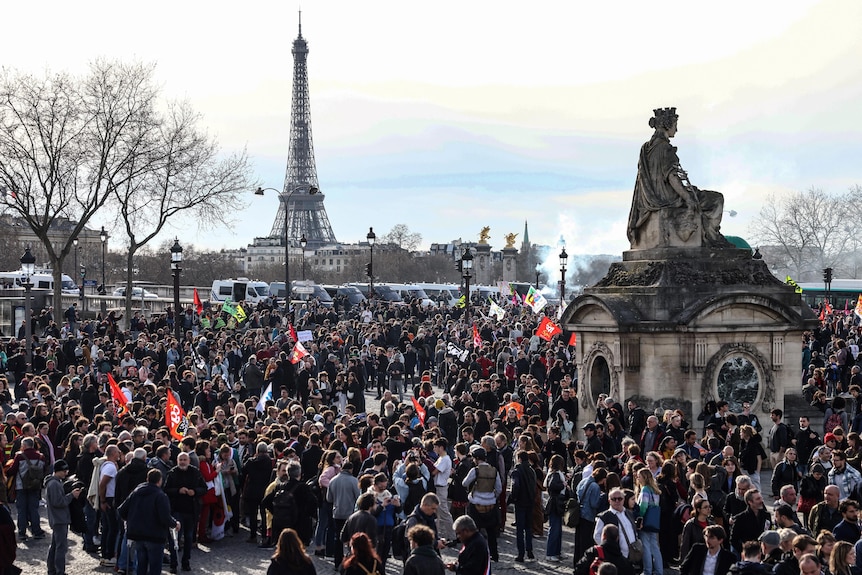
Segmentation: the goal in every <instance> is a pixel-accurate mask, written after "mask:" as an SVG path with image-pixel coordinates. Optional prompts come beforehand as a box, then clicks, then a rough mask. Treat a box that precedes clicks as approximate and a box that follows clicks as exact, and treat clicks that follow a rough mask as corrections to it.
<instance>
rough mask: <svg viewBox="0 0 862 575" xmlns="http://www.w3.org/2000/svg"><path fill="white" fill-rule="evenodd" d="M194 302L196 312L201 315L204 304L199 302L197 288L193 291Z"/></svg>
mask: <svg viewBox="0 0 862 575" xmlns="http://www.w3.org/2000/svg"><path fill="white" fill-rule="evenodd" d="M194 302H195V310H197V312H198V313H199V314H201V313H203V312H204V304H203V303H202V302H201V296H199V295H198V288H195V291H194ZM177 311H179V310H177Z"/></svg>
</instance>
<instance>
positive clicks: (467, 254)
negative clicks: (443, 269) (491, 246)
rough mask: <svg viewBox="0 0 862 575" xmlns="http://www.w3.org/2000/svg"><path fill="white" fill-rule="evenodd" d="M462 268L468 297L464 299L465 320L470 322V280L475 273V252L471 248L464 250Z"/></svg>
mask: <svg viewBox="0 0 862 575" xmlns="http://www.w3.org/2000/svg"><path fill="white" fill-rule="evenodd" d="M461 266H462V268H463V269H464V286H465V291H466V292H467V293H466V296H467V297H465V298H464V318H465V319H466V320H467V321H470V278H471V277H472V271H473V252H471V251H470V248H467V249H466V250H464V253H463V254H462V255H461Z"/></svg>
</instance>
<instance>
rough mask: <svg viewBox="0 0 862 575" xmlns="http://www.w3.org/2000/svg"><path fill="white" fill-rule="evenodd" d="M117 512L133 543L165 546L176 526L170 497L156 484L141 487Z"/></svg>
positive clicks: (145, 484)
mask: <svg viewBox="0 0 862 575" xmlns="http://www.w3.org/2000/svg"><path fill="white" fill-rule="evenodd" d="M117 511H118V512H119V514H120V517H122V518H123V519H124V520H126V535H127V536H128V538H129V540H131V541H148V542H151V543H162V544H163V543H165V541H167V534H168V530H169V529H172V528H173V527H174V525H175V524H176V521H175V520H174V518H173V517H172V516H171V504H170V502H169V500H168V496H167V495H165V492H164V491H162V488H161V487H159V486H158V485H156V484H154V483H149V482H147V483H143V484H141V485H139V486H138V487H137V488H136V489H135V490H134V491H132V493H131V494H130V495H129V496H128V497H127V498H126V501H124V502H123V504H122V505H120V507H119V508H118V509H117Z"/></svg>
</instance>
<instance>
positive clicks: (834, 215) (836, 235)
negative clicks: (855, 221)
mask: <svg viewBox="0 0 862 575" xmlns="http://www.w3.org/2000/svg"><path fill="white" fill-rule="evenodd" d="M851 193H852V192H851ZM849 196H850V194H841V195H838V194H832V195H830V194H827V193H826V192H824V191H823V190H821V189H819V188H812V189H810V190H808V191H806V192H797V193H794V194H790V195H787V196H782V197H776V196H770V197H769V198H768V199H767V201H766V203H765V204H764V205H763V207H762V208H761V210H760V214H759V215H758V216H757V218H756V219H755V221H754V222H753V224H752V227H751V235H752V237H753V238H754V239H755V241H756V242H758V243H759V244H760V245H761V246H762V247H764V253H768V252H772V253H775V254H776V258H775V260H776V261H783V262H784V264H785V265H786V266H787V268H786V270H776V269H775V268H774V267H773V271H779V272H781V271H784V272H785V273H786V274H789V275H791V276H792V277H793V278H794V279H796V280H797V281H806V280H808V279H811V278H813V277H814V276H816V275H817V274H818V272H819V270H822V269H823V268H825V267H833V268H836V269H840V270H841V271H846V270H843V268H842V265H843V256H844V255H846V252H847V246H848V243H849V241H848V240H849V239H850V236H851V235H852V234H849V233H847V231H846V230H845V227H846V226H847V207H848V206H849V205H853V204H855V201H854V200H852V199H851V198H850V197H849ZM770 263H772V262H770Z"/></svg>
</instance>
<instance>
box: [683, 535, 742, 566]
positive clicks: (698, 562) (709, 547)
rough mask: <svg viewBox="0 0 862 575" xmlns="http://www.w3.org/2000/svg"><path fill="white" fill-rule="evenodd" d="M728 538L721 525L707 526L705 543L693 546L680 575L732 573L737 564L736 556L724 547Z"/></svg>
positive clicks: (684, 560) (684, 561) (704, 536)
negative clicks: (732, 568)
mask: <svg viewBox="0 0 862 575" xmlns="http://www.w3.org/2000/svg"><path fill="white" fill-rule="evenodd" d="M726 538H727V535H726V532H725V530H724V527H722V526H721V525H709V526H707V527H706V528H705V529H704V530H703V543H695V544H694V545H692V547H691V549H690V550H689V552H688V553H687V554H686V556H685V558H684V559H683V560H682V563H681V564H680V566H679V573H680V575H701V574H702V575H721V574H722V573H728V572H730V569H731V567H733V565H734V564H735V563H736V556H735V555H734V554H733V553H731V552H730V551H728V550H727V549H725V548H724V547H723V546H722V545H723V543H724V540H725V539H726ZM741 548H742V546H740V549H741Z"/></svg>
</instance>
